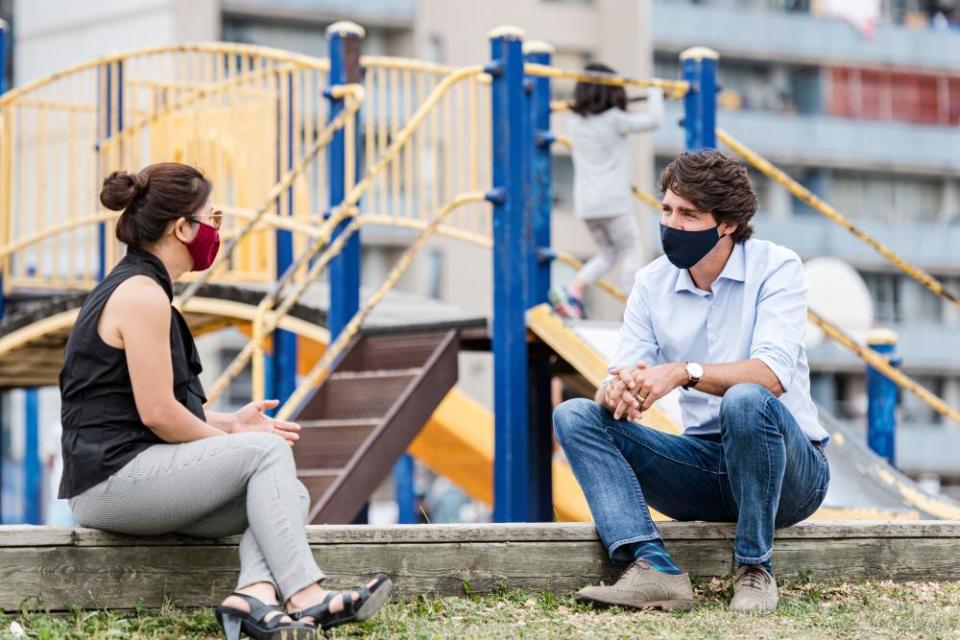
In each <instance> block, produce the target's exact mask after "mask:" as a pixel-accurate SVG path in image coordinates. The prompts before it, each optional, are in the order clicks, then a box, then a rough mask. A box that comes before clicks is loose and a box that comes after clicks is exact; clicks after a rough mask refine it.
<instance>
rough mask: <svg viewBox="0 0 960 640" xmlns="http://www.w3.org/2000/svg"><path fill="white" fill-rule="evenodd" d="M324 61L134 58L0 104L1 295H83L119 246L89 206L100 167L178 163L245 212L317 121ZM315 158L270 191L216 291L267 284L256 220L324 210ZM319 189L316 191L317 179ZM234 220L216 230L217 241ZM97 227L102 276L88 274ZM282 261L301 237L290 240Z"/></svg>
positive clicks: (212, 55)
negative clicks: (45, 291) (289, 183)
mask: <svg viewBox="0 0 960 640" xmlns="http://www.w3.org/2000/svg"><path fill="white" fill-rule="evenodd" d="M326 74H327V62H326V61H325V60H318V59H314V58H309V57H307V56H299V55H296V54H290V53H288V52H283V51H278V50H274V49H268V48H263V47H252V46H246V45H232V44H200V45H183V46H174V47H163V48H155V49H143V50H139V51H134V52H130V53H125V54H117V55H112V56H107V57H104V58H101V59H99V60H95V61H91V62H88V63H84V64H82V65H77V66H75V67H72V68H70V69H67V70H65V71H62V72H59V73H56V74H53V75H52V76H49V77H48V78H45V79H43V80H40V81H37V82H33V83H30V84H27V85H25V86H23V87H20V88H17V89H14V90H13V91H10V92H8V93H7V94H5V95H4V96H2V97H0V268H2V271H3V273H4V287H5V289H6V290H7V291H9V290H10V289H11V288H12V287H18V286H29V287H32V288H80V289H84V288H89V287H91V286H93V284H95V282H96V280H97V277H98V272H99V271H100V269H101V268H103V269H104V270H109V269H110V267H111V266H112V265H113V264H114V263H115V262H116V260H118V259H119V257H120V254H121V251H122V249H121V247H120V246H119V243H118V242H117V241H116V240H115V238H114V221H115V219H116V216H115V215H114V214H111V213H107V212H104V211H103V210H102V208H101V207H100V205H99V202H98V195H99V186H100V181H101V179H102V177H103V176H104V175H106V174H107V173H109V171H111V170H114V169H121V168H122V169H127V170H134V169H137V168H140V167H142V166H144V165H146V164H148V163H150V162H154V161H160V160H178V161H183V162H187V163H190V164H194V165H196V166H198V167H201V168H202V169H203V170H204V172H205V173H206V175H207V176H208V177H209V178H210V179H211V180H212V181H213V183H214V185H215V191H214V199H215V201H216V203H217V204H218V205H221V206H223V207H225V208H228V209H241V210H249V209H253V208H254V207H256V206H259V205H260V204H261V202H260V200H261V198H262V196H263V194H264V193H267V192H268V191H269V190H270V188H271V186H273V185H274V183H275V182H276V181H277V179H278V178H279V176H280V174H282V173H283V172H284V171H285V170H286V169H287V168H288V167H289V166H291V165H293V164H296V163H297V162H298V161H300V160H301V159H302V158H303V156H304V154H305V151H306V150H307V149H308V148H309V147H310V146H311V145H313V144H314V142H315V140H316V138H317V136H318V135H319V132H320V131H321V130H322V129H323V128H324V127H325V125H326V121H327V114H326V109H327V100H326V99H325V98H323V96H322V92H323V89H324V88H325V86H326V84H327V80H326ZM323 162H324V158H323V156H322V154H321V155H320V157H319V158H318V159H317V161H316V162H314V163H313V165H312V171H311V172H310V173H309V174H308V175H303V176H300V178H299V179H298V180H297V182H296V183H295V184H294V185H293V199H294V202H293V203H292V204H291V203H289V202H288V198H289V193H288V192H287V191H284V192H283V193H280V194H279V196H278V198H277V202H276V203H275V206H274V210H273V212H272V213H271V214H270V217H268V218H267V222H268V224H267V225H263V224H259V223H258V224H257V229H258V230H257V231H256V232H254V233H251V234H247V235H245V237H244V241H243V242H242V243H241V244H240V246H239V247H237V250H236V251H235V252H234V255H233V257H232V260H231V261H230V264H229V265H228V268H227V269H226V270H225V271H224V272H223V273H222V274H220V279H221V280H225V281H236V282H241V281H242V282H269V281H272V280H273V279H274V277H275V274H274V265H275V262H276V261H275V258H274V250H275V241H274V236H273V233H274V232H273V229H272V228H271V227H273V226H275V225H272V224H270V221H271V220H272V221H274V222H276V221H278V220H279V219H287V220H298V221H300V222H301V223H302V224H304V225H306V224H313V223H314V222H315V221H316V220H317V219H318V218H319V215H320V214H319V213H318V212H317V211H316V210H315V207H312V206H311V204H312V203H315V202H325V200H326V170H325V168H324V166H323ZM321 178H322V179H321ZM242 224H243V220H242V219H240V218H236V217H234V216H228V217H227V218H226V219H225V228H224V235H225V236H228V237H229V236H231V235H233V236H236V235H238V234H237V228H238V227H239V226H242ZM101 225H103V230H104V234H103V235H104V241H105V242H104V246H103V252H104V256H105V264H103V265H102V266H101V264H100V255H99V254H100V241H99V230H100V228H101ZM295 242H296V246H295V251H296V249H297V248H299V247H301V246H303V245H304V244H305V242H306V238H305V237H304V236H303V234H300V233H297V234H295Z"/></svg>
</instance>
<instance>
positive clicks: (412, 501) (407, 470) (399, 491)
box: [393, 453, 418, 524]
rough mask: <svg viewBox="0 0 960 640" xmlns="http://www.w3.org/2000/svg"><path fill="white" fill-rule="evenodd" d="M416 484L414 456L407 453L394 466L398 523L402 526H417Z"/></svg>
mask: <svg viewBox="0 0 960 640" xmlns="http://www.w3.org/2000/svg"><path fill="white" fill-rule="evenodd" d="M414 482H415V479H414V474H413V456H411V455H410V454H409V453H405V454H403V455H402V456H400V459H399V460H397V462H396V464H394V465H393V490H394V493H396V496H397V522H398V523H400V524H417V521H418V518H417V496H416V489H415V486H414Z"/></svg>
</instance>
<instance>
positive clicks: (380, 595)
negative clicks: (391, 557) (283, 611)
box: [288, 575, 393, 629]
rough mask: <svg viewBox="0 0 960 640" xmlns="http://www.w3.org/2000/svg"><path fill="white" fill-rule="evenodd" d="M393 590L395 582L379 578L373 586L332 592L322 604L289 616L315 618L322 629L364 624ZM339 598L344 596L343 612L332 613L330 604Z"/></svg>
mask: <svg viewBox="0 0 960 640" xmlns="http://www.w3.org/2000/svg"><path fill="white" fill-rule="evenodd" d="M392 588H393V582H392V581H391V580H390V578H389V577H387V576H383V575H381V576H377V578H376V579H375V580H374V581H373V586H369V587H368V586H366V585H364V586H362V587H357V588H356V589H350V590H347V591H331V592H329V593H328V594H327V596H326V597H325V598H324V599H323V602H321V603H320V604H315V605H313V606H312V607H307V608H306V609H301V610H300V611H291V612H289V613H288V615H289V616H290V617H291V618H293V619H294V620H298V621H299V620H302V619H303V618H313V619H314V620H315V621H316V622H315V623H314V624H315V625H316V626H317V627H319V628H321V629H332V628H333V627H336V626H339V625H341V624H344V623H347V622H363V621H364V620H368V619H370V618H371V617H372V616H373V614H375V613H376V612H377V611H379V610H380V607H382V606H383V605H384V604H386V602H387V598H389V597H390V590H391V589H392ZM354 593H358V594H360V597H359V598H357V599H356V600H354V599H353V594H354ZM337 596H343V610H342V611H337V612H336V613H331V611H330V603H332V602H333V600H334V599H335V598H336V597H337Z"/></svg>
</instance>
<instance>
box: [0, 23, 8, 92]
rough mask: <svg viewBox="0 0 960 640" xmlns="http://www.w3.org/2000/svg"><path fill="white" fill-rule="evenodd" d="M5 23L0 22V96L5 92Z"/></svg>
mask: <svg viewBox="0 0 960 640" xmlns="http://www.w3.org/2000/svg"><path fill="white" fill-rule="evenodd" d="M8 30H9V28H8V27H7V23H6V21H4V20H0V95H3V94H4V93H6V92H7V31H8Z"/></svg>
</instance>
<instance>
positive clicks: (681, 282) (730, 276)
mask: <svg viewBox="0 0 960 640" xmlns="http://www.w3.org/2000/svg"><path fill="white" fill-rule="evenodd" d="M746 262H747V258H746V254H745V253H744V250H743V243H742V242H738V243H736V244H735V245H733V251H732V252H731V253H730V257H729V258H727V264H725V265H723V271H721V272H720V275H719V276H717V280H720V279H721V278H726V279H727V280H736V281H737V282H743V281H744V280H745V279H746V271H747V267H746ZM679 271H680V275H679V276H678V277H677V283H676V284H675V285H674V287H673V290H674V291H675V292H679V291H690V292H692V293H697V292H699V291H700V289H698V288H697V285H696V284H694V282H693V278H692V277H690V270H689V269H680V270H679Z"/></svg>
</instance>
